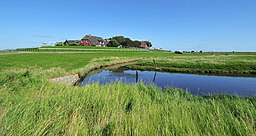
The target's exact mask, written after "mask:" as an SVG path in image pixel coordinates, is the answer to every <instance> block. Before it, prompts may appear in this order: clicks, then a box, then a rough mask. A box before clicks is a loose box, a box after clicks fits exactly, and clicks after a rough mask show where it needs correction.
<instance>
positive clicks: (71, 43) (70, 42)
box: [63, 40, 81, 46]
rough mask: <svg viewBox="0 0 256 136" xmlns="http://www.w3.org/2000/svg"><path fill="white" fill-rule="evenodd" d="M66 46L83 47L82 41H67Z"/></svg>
mask: <svg viewBox="0 0 256 136" xmlns="http://www.w3.org/2000/svg"><path fill="white" fill-rule="evenodd" d="M63 44H64V45H77V46H79V45H81V41H80V40H66V41H65V42H64V43H63Z"/></svg>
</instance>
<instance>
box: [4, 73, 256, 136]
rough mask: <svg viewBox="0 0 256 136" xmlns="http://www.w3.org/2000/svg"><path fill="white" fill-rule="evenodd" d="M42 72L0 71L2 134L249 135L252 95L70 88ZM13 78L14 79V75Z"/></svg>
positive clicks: (141, 88) (124, 87)
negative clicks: (51, 79)
mask: <svg viewBox="0 0 256 136" xmlns="http://www.w3.org/2000/svg"><path fill="white" fill-rule="evenodd" d="M41 75H45V76H46V75H47V73H45V71H40V70H38V71H37V70H34V72H29V73H28V72H27V71H26V70H25V69H24V70H19V71H17V70H8V72H1V74H0V85H1V89H0V93H1V95H0V107H1V108H0V124H1V125H0V134H1V135H17V134H19V135H76V134H79V135H254V134H255V132H256V127H255V125H256V124H255V123H256V118H255V117H256V107H255V104H256V101H255V99H249V98H239V97H231V96H221V95H219V96H212V97H198V96H193V95H190V94H188V93H186V92H184V91H181V90H178V89H166V90H164V91H161V90H160V89H159V88H157V87H155V86H146V85H144V84H141V83H139V84H137V85H128V84H123V83H121V82H116V83H114V84H107V85H104V86H101V85H99V84H89V85H86V86H84V87H72V86H68V85H63V84H55V83H51V82H48V81H47V80H45V79H44V78H40V76H41ZM13 77H15V80H14V79H13Z"/></svg>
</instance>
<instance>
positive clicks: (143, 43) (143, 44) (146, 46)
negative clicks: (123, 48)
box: [140, 41, 148, 49]
mask: <svg viewBox="0 0 256 136" xmlns="http://www.w3.org/2000/svg"><path fill="white" fill-rule="evenodd" d="M140 48H143V49H148V44H147V43H146V42H144V41H142V42H141V44H140Z"/></svg>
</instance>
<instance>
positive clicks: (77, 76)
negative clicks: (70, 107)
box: [48, 58, 143, 85]
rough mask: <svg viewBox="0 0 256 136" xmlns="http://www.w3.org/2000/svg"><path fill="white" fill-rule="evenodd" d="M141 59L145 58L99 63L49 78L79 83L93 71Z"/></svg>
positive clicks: (71, 83) (59, 81) (56, 80)
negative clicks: (83, 69) (68, 73)
mask: <svg viewBox="0 0 256 136" xmlns="http://www.w3.org/2000/svg"><path fill="white" fill-rule="evenodd" d="M140 60H143V58H139V59H130V60H125V61H119V62H115V63H110V64H102V65H98V66H94V67H92V68H89V69H87V70H85V71H83V72H78V73H77V74H73V75H67V76H62V77H57V78H51V79H48V80H49V81H52V82H57V83H64V84H68V85H78V84H79V83H80V82H81V81H82V80H83V79H84V77H86V75H87V74H88V73H91V72H92V71H95V70H99V69H103V68H107V67H111V66H115V65H122V64H130V63H134V62H137V61H140Z"/></svg>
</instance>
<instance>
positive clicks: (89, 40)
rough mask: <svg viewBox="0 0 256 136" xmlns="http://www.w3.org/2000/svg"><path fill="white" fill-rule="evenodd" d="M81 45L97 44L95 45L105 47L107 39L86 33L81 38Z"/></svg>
mask: <svg viewBox="0 0 256 136" xmlns="http://www.w3.org/2000/svg"><path fill="white" fill-rule="evenodd" d="M81 45H82V46H92V45H95V46H102V47H105V46H106V45H107V41H106V40H104V39H103V38H101V37H97V36H91V35H86V36H84V37H83V38H82V39H81Z"/></svg>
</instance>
